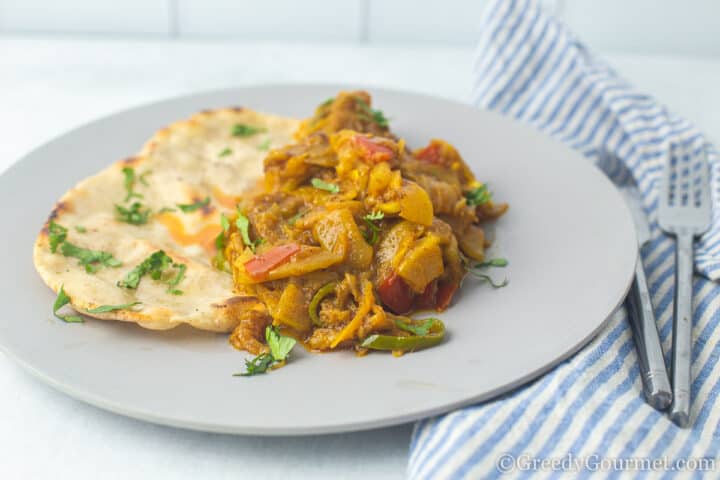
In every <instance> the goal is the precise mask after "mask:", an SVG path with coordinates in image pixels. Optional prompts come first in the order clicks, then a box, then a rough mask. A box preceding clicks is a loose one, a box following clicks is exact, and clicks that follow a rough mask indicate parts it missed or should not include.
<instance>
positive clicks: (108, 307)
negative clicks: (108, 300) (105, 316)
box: [87, 302, 142, 313]
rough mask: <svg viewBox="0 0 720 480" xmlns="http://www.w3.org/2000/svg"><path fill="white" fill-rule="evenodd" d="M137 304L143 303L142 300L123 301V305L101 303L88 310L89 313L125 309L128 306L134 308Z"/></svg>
mask: <svg viewBox="0 0 720 480" xmlns="http://www.w3.org/2000/svg"><path fill="white" fill-rule="evenodd" d="M135 305H142V302H131V303H123V304H122V305H100V306H99V307H95V308H91V309H90V310H87V312H88V313H107V312H114V311H115V310H125V309H127V308H132V307H134V306H135Z"/></svg>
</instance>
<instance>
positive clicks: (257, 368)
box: [233, 326, 297, 377]
mask: <svg viewBox="0 0 720 480" xmlns="http://www.w3.org/2000/svg"><path fill="white" fill-rule="evenodd" d="M265 341H266V342H267V344H268V347H269V348H270V353H261V354H260V355H258V356H256V357H254V358H252V359H250V360H245V372H242V373H235V374H233V376H235V377H251V376H253V375H258V374H261V373H266V372H267V370H268V369H269V368H270V367H272V366H273V365H277V364H280V363H283V362H285V361H286V360H287V359H288V357H289V356H290V351H291V350H292V349H293V347H294V346H295V344H296V343H297V341H296V340H295V339H294V338H292V337H287V336H285V335H281V334H280V332H279V331H278V329H277V327H271V326H268V327H265Z"/></svg>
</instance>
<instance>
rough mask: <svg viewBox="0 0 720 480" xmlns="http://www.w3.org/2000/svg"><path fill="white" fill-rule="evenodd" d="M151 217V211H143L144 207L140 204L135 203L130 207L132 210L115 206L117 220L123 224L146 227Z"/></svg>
mask: <svg viewBox="0 0 720 480" xmlns="http://www.w3.org/2000/svg"><path fill="white" fill-rule="evenodd" d="M149 216H150V209H149V208H146V209H143V205H142V204H141V203H140V202H134V203H133V204H132V205H130V208H125V207H123V206H122V205H117V204H116V205H115V218H117V219H118V220H119V221H121V222H125V223H129V224H131V225H144V224H146V223H147V222H148V217H149Z"/></svg>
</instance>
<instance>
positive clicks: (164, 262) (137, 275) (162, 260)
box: [117, 250, 187, 295]
mask: <svg viewBox="0 0 720 480" xmlns="http://www.w3.org/2000/svg"><path fill="white" fill-rule="evenodd" d="M171 265H172V267H173V268H177V269H178V270H179V271H178V273H177V275H175V276H174V277H173V278H171V279H170V280H165V281H164V282H163V283H165V284H167V285H168V293H171V294H173V295H181V294H182V291H180V290H177V289H175V288H174V287H176V286H177V284H178V283H180V282H181V281H182V279H183V278H184V277H185V270H186V269H187V266H186V265H185V264H184V263H176V262H173V259H172V258H170V256H169V255H168V254H166V253H165V252H164V251H162V250H158V251H157V252H154V253H153V254H152V255H150V256H149V257H147V258H146V259H145V260H143V261H142V262H141V263H140V264H139V265H138V266H136V267H135V268H133V269H132V270H130V271H129V272H128V273H127V275H126V276H125V278H124V279H122V280H120V281H119V282H117V286H118V287H122V288H131V289H132V288H137V287H138V284H139V283H140V279H141V278H142V277H143V276H145V275H150V278H152V279H153V280H161V279H162V276H163V274H164V273H165V272H166V271H167V268H168V267H170V266H171Z"/></svg>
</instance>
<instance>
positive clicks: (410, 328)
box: [395, 318, 437, 337]
mask: <svg viewBox="0 0 720 480" xmlns="http://www.w3.org/2000/svg"><path fill="white" fill-rule="evenodd" d="M436 321H437V319H436V318H426V319H424V320H422V321H418V322H415V323H408V322H404V321H403V320H401V319H399V318H398V319H396V320H395V325H396V326H397V327H398V328H399V329H400V330H405V331H406V332H410V333H414V334H415V335H418V336H421V337H422V336H424V335H427V334H428V333H430V328H432V326H433V325H434V324H435V322H436Z"/></svg>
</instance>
